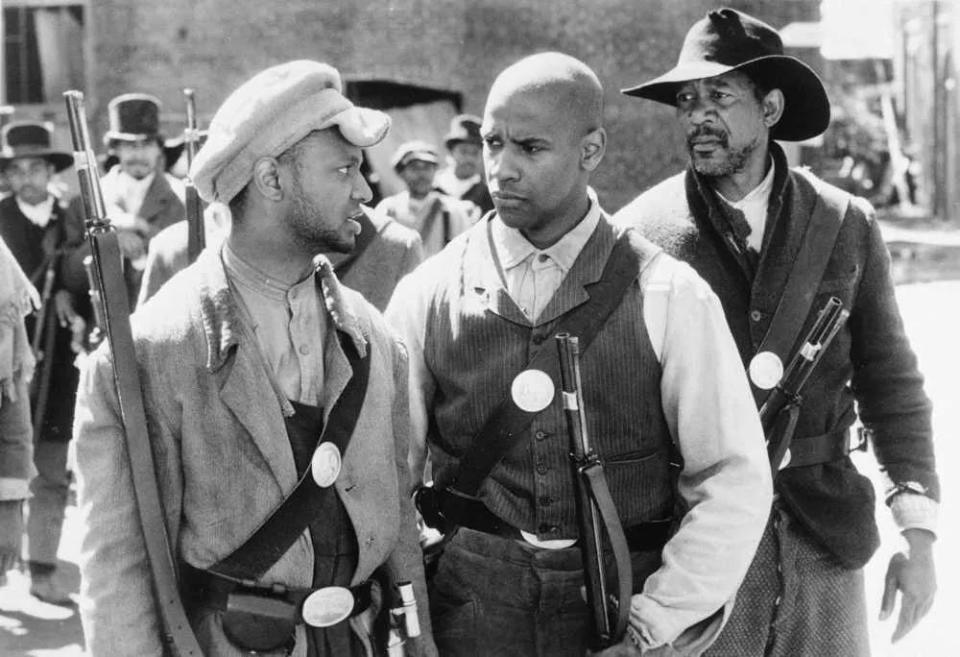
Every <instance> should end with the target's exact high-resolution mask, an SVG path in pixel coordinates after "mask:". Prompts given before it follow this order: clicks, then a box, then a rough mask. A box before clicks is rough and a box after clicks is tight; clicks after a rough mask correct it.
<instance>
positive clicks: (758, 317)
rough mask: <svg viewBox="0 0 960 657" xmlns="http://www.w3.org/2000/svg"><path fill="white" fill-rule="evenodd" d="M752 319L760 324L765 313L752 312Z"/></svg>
mask: <svg viewBox="0 0 960 657" xmlns="http://www.w3.org/2000/svg"><path fill="white" fill-rule="evenodd" d="M750 319H752V320H753V321H755V322H759V321H760V320H761V319H763V313H762V312H760V311H759V310H751V311H750Z"/></svg>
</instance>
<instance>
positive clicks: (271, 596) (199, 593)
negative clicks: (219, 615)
mask: <svg viewBox="0 0 960 657" xmlns="http://www.w3.org/2000/svg"><path fill="white" fill-rule="evenodd" d="M185 574H186V578H185V581H186V586H185V587H184V588H185V589H186V590H187V591H189V593H188V595H191V596H192V597H193V598H194V600H195V601H196V602H197V603H199V604H201V605H203V606H205V607H207V608H211V609H217V610H220V611H227V610H228V609H229V607H230V605H229V602H230V596H231V595H244V596H251V597H255V598H261V599H263V600H264V601H265V603H267V604H269V601H271V600H277V601H282V602H286V603H289V604H292V605H295V606H296V607H297V608H298V609H299V610H301V612H302V611H303V605H304V601H306V600H307V598H309V597H311V596H313V595H314V594H315V593H320V594H321V595H322V594H323V593H324V592H326V591H332V590H334V589H339V590H341V591H344V592H346V591H349V593H350V594H351V595H352V596H353V607H352V609H350V610H349V612H348V613H347V616H346V617H347V618H352V617H354V616H357V615H358V614H362V613H363V612H364V611H366V610H367V609H368V608H369V607H370V604H371V600H372V589H373V581H372V580H367V581H365V582H361V583H360V584H357V585H356V586H351V587H349V588H347V587H339V586H327V587H317V588H303V587H295V586H285V585H283V584H255V583H252V582H243V583H241V582H235V581H233V580H229V579H226V578H224V577H219V576H217V575H215V574H213V573H211V572H208V571H205V570H199V569H197V568H193V567H190V566H186V567H185ZM301 620H302V619H301Z"/></svg>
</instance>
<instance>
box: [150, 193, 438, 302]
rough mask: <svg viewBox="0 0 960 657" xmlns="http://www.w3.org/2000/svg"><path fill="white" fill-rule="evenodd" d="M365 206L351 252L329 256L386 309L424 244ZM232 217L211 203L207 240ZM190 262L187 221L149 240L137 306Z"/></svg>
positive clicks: (340, 273)
mask: <svg viewBox="0 0 960 657" xmlns="http://www.w3.org/2000/svg"><path fill="white" fill-rule="evenodd" d="M218 206H220V208H219V209H218ZM362 207H363V216H361V217H358V218H357V222H358V223H359V224H360V234H359V235H358V236H357V246H356V247H355V248H354V249H353V251H351V252H350V253H336V252H332V253H327V254H326V255H327V257H328V258H329V259H330V262H331V263H333V270H334V273H336V275H337V278H338V279H340V282H341V283H343V284H344V285H346V286H347V287H349V288H351V289H353V290H356V291H357V292H359V293H360V294H362V295H363V297H364V298H365V299H366V300H367V301H369V302H370V303H371V304H373V306H374V308H376V309H377V310H380V311H383V310H384V309H385V308H386V307H387V302H388V301H390V297H391V296H392V295H393V289H394V288H395V287H396V286H397V283H398V282H399V281H400V279H401V278H403V277H404V276H406V275H407V274H409V273H410V272H411V271H413V270H414V268H416V266H417V265H418V264H420V262H421V261H422V260H423V245H422V244H421V242H420V235H418V234H417V232H416V231H414V230H412V229H410V228H407V227H406V226H402V225H400V223H398V222H396V221H394V220H393V219H391V218H390V217H388V216H387V215H385V214H384V213H382V212H377V211H376V210H374V209H373V208H371V207H368V206H366V205H364V206H362ZM229 215H230V211H229V209H225V206H223V205H222V204H216V203H214V204H212V205H210V206H208V207H207V209H206V211H205V213H204V217H205V226H206V228H207V244H210V245H213V244H215V243H217V242H218V241H219V240H222V239H223V237H224V235H225V233H226V231H227V230H229V222H230V217H229ZM188 264H189V263H188V262H187V225H186V223H175V224H173V225H172V226H168V227H167V228H164V229H163V230H162V231H160V233H159V234H158V235H157V236H156V237H155V238H153V239H152V240H151V241H150V247H149V249H148V250H147V265H146V267H145V268H144V271H143V280H142V281H141V284H140V295H139V297H138V298H137V305H138V306H139V305H140V304H142V303H145V302H146V300H147V299H149V298H150V297H152V296H153V295H154V294H156V293H157V290H159V289H160V288H161V287H162V286H163V285H164V284H165V283H166V282H167V281H169V280H170V279H171V278H172V277H173V275H174V274H176V273H177V272H178V271H180V270H181V269H183V268H185V267H186V266H187V265H188Z"/></svg>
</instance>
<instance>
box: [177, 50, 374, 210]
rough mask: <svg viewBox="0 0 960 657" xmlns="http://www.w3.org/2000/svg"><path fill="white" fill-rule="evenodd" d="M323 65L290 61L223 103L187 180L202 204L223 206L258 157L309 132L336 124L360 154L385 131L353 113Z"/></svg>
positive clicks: (361, 112) (362, 113)
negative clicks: (190, 181) (195, 189)
mask: <svg viewBox="0 0 960 657" xmlns="http://www.w3.org/2000/svg"><path fill="white" fill-rule="evenodd" d="M341 91H342V84H341V82H340V74H339V73H338V72H337V70H336V69H335V68H333V67H332V66H330V65H329V64H323V63H320V62H315V61H311V60H306V59H302V60H297V61H292V62H287V63H285V64H279V65H277V66H273V67H271V68H268V69H266V70H265V71H261V72H260V73H258V74H257V75H255V76H253V77H252V78H251V79H249V80H247V81H246V82H244V83H243V84H242V85H240V87H239V88H237V89H236V91H234V92H233V93H232V94H230V96H229V97H228V98H227V99H226V100H225V101H224V102H223V104H222V105H221V106H220V109H218V110H217V113H216V114H215V115H214V117H213V120H212V121H211V122H210V128H209V132H208V136H207V141H206V143H205V144H204V145H203V147H202V148H201V149H200V151H199V152H198V153H197V156H196V158H194V161H193V166H192V167H191V168H190V178H191V179H192V180H193V183H194V185H196V187H197V191H198V192H199V194H200V197H201V198H202V199H203V200H204V201H207V202H208V203H210V202H213V201H220V202H223V203H229V202H230V200H231V199H233V197H234V196H236V195H237V193H238V192H240V190H241V189H243V188H244V186H245V185H246V184H247V183H248V182H249V181H250V178H251V177H252V176H253V165H254V163H255V162H256V161H257V160H258V159H260V158H261V157H271V156H277V155H280V154H281V153H283V152H284V151H285V150H287V149H288V148H290V147H291V146H293V145H294V144H296V143H297V142H298V141H300V140H301V139H303V138H304V137H306V136H307V135H308V134H310V133H311V132H313V131H314V130H325V129H327V128H332V127H334V126H336V127H337V128H339V130H340V134H342V135H343V137H344V139H346V140H347V141H349V142H350V143H351V144H354V145H355V146H359V147H361V148H366V147H368V146H373V145H374V144H377V143H379V142H380V141H381V140H383V138H384V137H385V136H386V135H387V132H388V131H389V129H390V117H388V116H387V115H386V114H384V113H383V112H379V111H377V110H371V109H366V108H362V107H357V106H356V105H354V104H353V103H352V102H350V101H349V100H348V99H347V98H346V97H345V96H344V95H343V94H342V93H341Z"/></svg>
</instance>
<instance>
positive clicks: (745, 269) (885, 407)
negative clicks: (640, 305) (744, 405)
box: [615, 145, 940, 568]
mask: <svg viewBox="0 0 960 657" xmlns="http://www.w3.org/2000/svg"><path fill="white" fill-rule="evenodd" d="M771 150H772V155H773V157H774V161H775V167H776V169H775V171H776V173H775V176H774V183H773V190H772V191H771V195H770V204H769V209H768V214H767V223H766V230H765V233H764V240H763V247H762V252H761V256H760V260H759V263H758V264H757V266H756V275H755V276H754V275H752V274H751V267H750V265H749V263H747V261H746V260H745V259H744V258H743V257H742V256H740V255H739V254H738V253H737V250H736V249H735V248H734V247H733V246H732V244H731V241H733V238H732V228H731V227H730V225H729V222H728V221H727V220H726V219H725V218H724V216H723V215H722V213H721V211H720V208H719V204H720V203H722V201H720V200H719V199H718V198H717V197H716V194H715V193H714V192H713V191H712V190H711V189H710V188H709V187H707V186H706V184H705V182H704V180H703V179H702V178H700V177H699V176H698V175H696V174H695V173H694V172H693V171H692V170H688V171H687V172H685V173H681V174H678V175H676V176H673V177H672V178H669V179H667V180H665V181H663V182H661V183H660V184H658V185H656V186H655V187H653V188H652V189H650V190H648V191H647V192H645V193H643V194H641V195H640V196H639V197H638V198H637V199H635V200H634V201H633V202H631V203H630V204H629V205H627V206H626V207H625V208H623V209H622V210H620V212H618V213H617V215H616V217H615V219H616V221H618V222H621V223H625V224H629V225H633V226H637V227H639V228H640V230H641V231H642V232H643V234H644V235H645V236H646V237H648V238H649V239H651V240H652V241H654V242H655V243H657V244H659V245H660V246H662V247H663V248H664V249H665V250H666V251H667V252H668V253H670V254H671V255H673V256H674V257H677V258H679V259H681V260H685V261H687V262H689V263H690V264H691V265H692V266H693V268H694V269H696V271H697V272H698V273H699V274H700V275H701V276H702V277H703V278H704V279H706V280H707V282H708V283H710V285H711V286H712V287H713V290H714V292H716V293H717V295H718V296H719V297H720V301H721V302H722V304H723V309H724V312H725V314H726V317H727V322H728V323H729V325H730V330H731V332H732V333H733V337H734V339H735V341H736V343H737V347H738V348H739V350H740V355H741V357H742V358H743V362H744V366H747V364H748V363H749V362H750V359H751V358H752V357H753V356H754V354H755V353H756V350H757V348H758V347H759V346H760V344H761V342H762V340H763V337H764V335H765V333H766V331H767V328H768V326H769V324H770V321H771V319H772V316H773V312H774V310H775V309H776V307H777V303H778V301H779V300H780V295H781V293H782V291H783V288H784V286H785V284H786V280H787V277H788V275H789V274H790V271H791V268H792V265H793V262H794V260H795V258H796V255H797V252H798V250H799V248H800V244H801V242H802V238H803V234H804V230H805V229H806V226H807V224H808V223H809V221H810V217H811V213H812V211H813V208H814V204H815V202H816V199H817V194H818V192H817V186H819V185H826V183H824V182H822V181H820V180H818V179H816V178H815V177H814V176H813V175H812V174H809V173H802V172H799V171H797V170H791V169H790V168H789V167H788V165H787V162H786V158H785V157H784V155H783V152H782V150H781V149H780V148H779V147H778V146H776V145H773V146H772V149H771ZM830 296H836V297H839V298H840V300H841V301H842V302H843V304H844V307H845V308H847V309H849V310H850V317H849V319H848V320H847V322H846V324H845V325H844V327H843V328H842V329H841V331H840V332H839V333H838V334H837V336H836V338H835V339H834V341H833V343H832V344H831V345H830V348H829V349H828V350H827V352H826V353H825V355H824V357H823V359H822V360H821V361H820V364H819V365H818V367H817V369H816V370H815V371H814V373H813V375H812V377H811V378H810V380H809V381H808V382H807V386H806V388H805V390H804V392H803V399H804V402H803V408H802V411H801V413H800V418H799V421H798V424H797V429H796V433H795V434H794V441H795V442H798V441H801V440H803V439H804V438H805V437H811V436H817V435H819V434H824V433H827V432H830V431H834V430H837V429H842V428H844V427H845V426H846V425H848V424H849V423H850V421H851V419H852V418H853V417H854V415H853V414H854V403H856V404H857V405H858V410H859V414H860V419H861V421H862V422H863V424H864V426H865V427H866V428H868V429H869V430H870V432H871V433H872V446H873V449H874V450H875V452H876V456H877V459H878V461H879V462H880V466H881V467H882V468H883V470H884V472H885V473H886V475H887V476H888V477H889V478H890V479H891V480H892V482H893V484H894V485H897V484H906V483H911V484H914V483H915V484H919V486H920V487H922V488H923V489H924V490H925V491H926V494H927V495H928V496H930V497H931V498H933V499H935V500H936V499H938V498H939V494H940V493H939V483H938V480H937V476H936V473H935V463H934V453H933V441H932V435H931V427H930V415H931V405H930V401H929V400H928V398H927V397H926V395H925V394H924V391H923V377H922V376H921V374H920V373H919V371H918V370H917V362H916V357H915V356H914V353H913V351H912V350H911V348H910V345H909V343H908V341H907V337H906V335H905V333H904V329H903V323H902V321H901V318H900V311H899V308H898V307H897V303H896V298H895V296H894V287H893V281H892V278H891V276H890V256H889V253H888V251H887V249H886V246H885V245H884V243H883V239H882V237H881V234H880V229H879V227H878V225H877V222H876V219H875V217H874V212H873V209H872V208H871V207H870V205H869V203H867V202H866V201H865V200H864V199H861V198H854V199H852V202H851V203H850V205H849V207H848V209H847V212H846V216H845V217H844V221H843V224H842V226H841V228H840V234H839V235H838V237H837V241H836V245H835V246H834V248H833V252H832V253H831V256H830V259H829V262H828V264H827V268H826V271H825V273H824V276H823V279H822V281H821V282H820V286H819V288H818V290H817V294H816V296H815V297H814V301H813V305H812V312H811V317H808V319H807V323H806V326H805V327H804V331H806V330H807V328H808V327H809V326H810V325H811V324H812V323H813V319H814V317H813V315H815V312H814V311H815V310H816V309H819V308H821V307H822V306H823V304H824V303H825V302H826V300H827V299H828V298H829V297H830ZM775 487H776V490H777V492H779V494H780V498H781V500H782V501H783V503H784V504H785V505H786V507H787V508H788V509H789V510H790V511H791V512H792V513H793V514H794V515H795V517H796V518H797V520H798V521H799V523H800V524H801V525H802V526H803V527H804V528H805V530H806V531H808V532H809V533H810V534H811V535H812V536H813V537H814V538H815V539H816V540H817V541H818V542H819V543H820V544H821V545H823V546H824V547H825V548H826V549H828V550H829V551H830V552H831V553H833V554H834V555H835V556H836V557H837V558H838V559H839V560H840V561H841V562H843V563H844V564H845V565H847V566H848V567H851V568H855V567H859V566H862V565H863V564H864V563H865V562H866V561H867V560H868V559H869V558H870V556H871V555H872V553H873V552H874V550H876V548H877V546H878V544H879V538H878V534H877V527H876V523H875V520H874V493H873V487H872V485H871V483H870V481H869V480H868V479H867V478H866V477H864V476H862V475H860V474H859V473H858V472H857V471H856V469H855V467H854V466H853V464H852V462H851V461H850V459H849V458H843V459H841V460H837V461H834V462H830V463H824V464H820V465H811V466H807V467H798V468H788V469H785V470H782V471H781V472H780V473H779V475H778V477H777V479H776V484H775Z"/></svg>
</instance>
